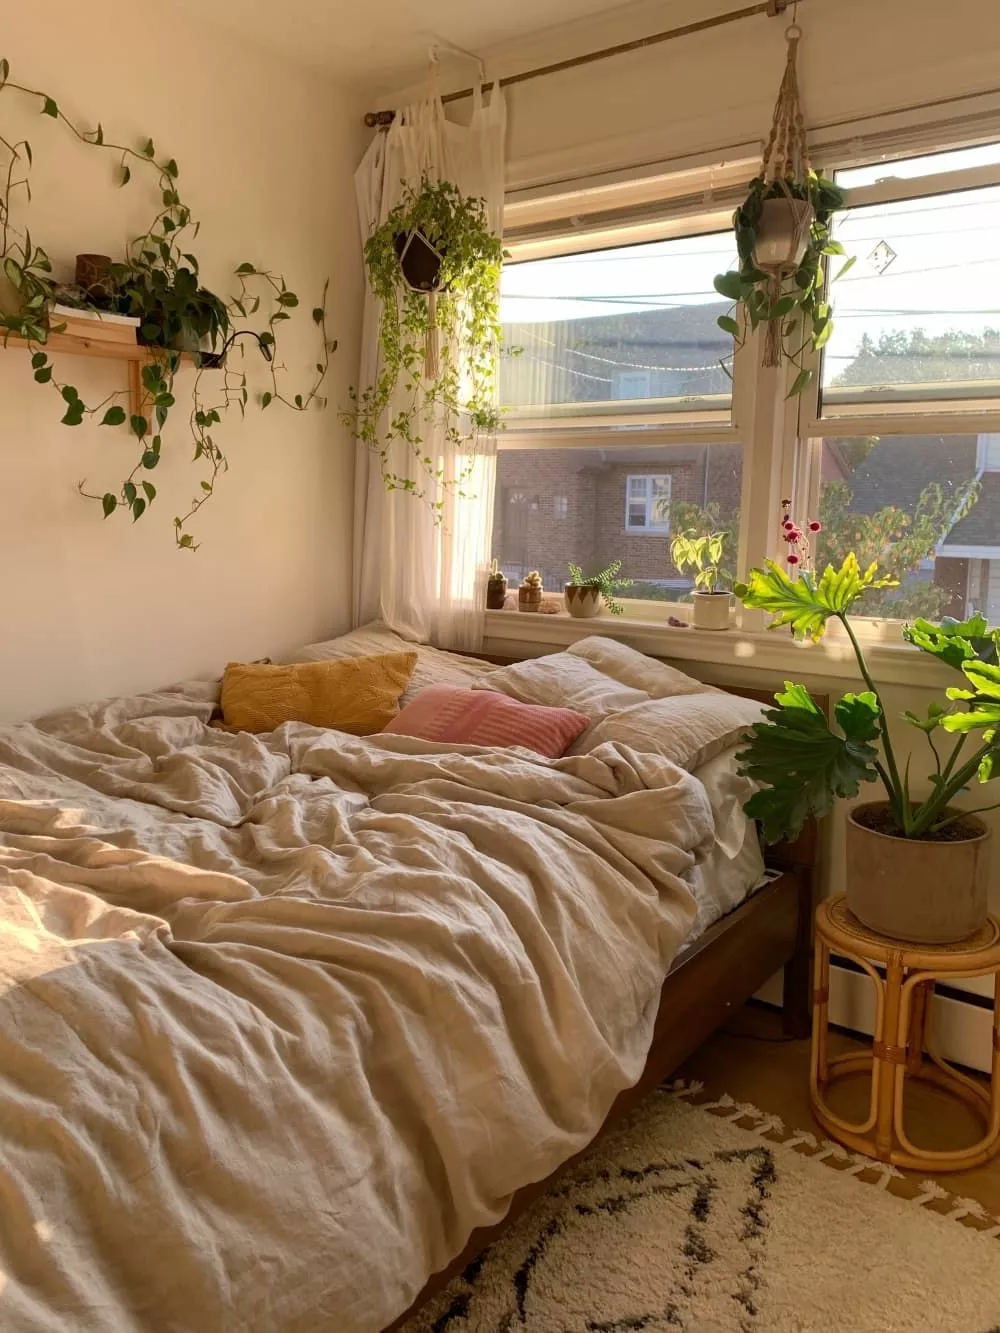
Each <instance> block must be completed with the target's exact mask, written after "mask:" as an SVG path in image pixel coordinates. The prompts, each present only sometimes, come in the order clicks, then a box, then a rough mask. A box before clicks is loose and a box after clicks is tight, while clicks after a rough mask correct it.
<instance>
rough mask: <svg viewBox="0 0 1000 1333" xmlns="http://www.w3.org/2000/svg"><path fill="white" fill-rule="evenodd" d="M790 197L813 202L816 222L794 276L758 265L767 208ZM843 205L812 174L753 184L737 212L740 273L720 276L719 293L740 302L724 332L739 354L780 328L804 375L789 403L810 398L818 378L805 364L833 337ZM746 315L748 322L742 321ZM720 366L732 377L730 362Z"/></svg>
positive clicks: (785, 349)
mask: <svg viewBox="0 0 1000 1333" xmlns="http://www.w3.org/2000/svg"><path fill="white" fill-rule="evenodd" d="M788 198H791V199H797V200H800V201H804V202H806V203H809V204H811V205H812V209H813V218H812V222H811V224H810V226H809V233H808V238H807V240H806V246H805V253H804V254H803V256H802V259H801V260H800V262H799V263H798V265H797V267H795V268H793V269H790V270H789V271H788V272H787V273H779V274H775V273H774V272H767V271H765V270H764V269H762V268H759V267H758V265H757V262H756V258H755V247H756V245H757V238H758V233H759V231H760V226H761V218H762V216H763V213H764V204H765V202H766V201H768V200H770V199H788ZM843 204H844V192H843V190H841V189H840V188H839V186H837V185H835V184H834V183H833V182H832V181H829V180H826V179H825V178H824V177H822V176H819V175H817V174H816V172H815V171H810V172H809V173H808V177H807V179H806V181H804V182H803V181H797V180H792V179H786V180H774V181H768V180H765V178H764V177H763V176H757V177H755V179H754V180H752V181H751V182H750V186H749V189H748V191H747V196H746V198H745V199H744V201H743V203H742V204H741V205H740V207H739V208H738V209H737V210H736V212H735V213H734V214H733V230H734V232H735V235H736V248H737V253H738V256H739V267H738V268H737V269H731V270H730V271H729V272H728V273H721V274H719V276H718V277H717V278H716V279H715V290H716V291H717V292H718V293H719V295H720V296H724V297H726V298H727V300H730V301H733V302H735V306H734V309H733V310H732V311H731V312H730V313H729V314H727V315H720V316H719V318H718V320H717V323H718V325H719V328H720V329H722V330H723V332H725V333H729V334H731V335H732V336H733V338H734V340H735V342H736V347H737V349H739V348H742V347H743V346H744V344H745V342H746V339H747V335H748V334H749V333H752V332H754V331H756V330H757V329H758V328H759V327H761V326H762V325H764V326H767V325H774V326H775V331H776V337H777V343H778V348H779V351H780V355H781V356H783V357H784V358H785V359H786V360H788V361H790V362H791V363H792V365H793V366H794V367H795V370H796V372H797V373H796V376H795V379H794V380H793V382H792V386H791V389H790V390H789V393H788V397H789V398H792V397H794V396H795V395H796V394H800V393H802V391H803V390H804V389H805V388H806V386H807V385H808V384H809V382H810V380H811V379H812V375H813V372H812V369H811V368H810V367H808V366H806V365H805V364H804V357H805V355H806V353H807V352H810V351H813V352H816V351H819V350H820V349H821V348H822V347H824V346H825V345H826V343H827V342H828V341H829V339H830V336H831V334H832V333H833V315H832V311H831V307H830V302H829V300H828V299H827V295H826V285H827V284H826V270H825V266H824V260H825V259H826V258H827V257H828V256H833V255H842V254H844V247H843V246H842V245H841V243H840V242H839V241H835V240H834V239H833V236H832V233H831V224H832V219H833V215H834V214H835V213H836V212H837V210H838V209H840V208H842V207H843ZM854 262H855V260H854V257H853V256H852V257H851V258H850V259H848V260H847V261H846V262H845V263H844V264H843V265H842V267H841V269H840V271H839V272H838V273H837V275H836V277H837V278H842V277H843V275H844V274H845V273H846V272H847V271H848V269H850V268H851V267H852V266H853V264H854ZM740 311H742V314H743V319H742V320H740V319H739V318H738V315H739V313H740ZM720 364H722V365H723V369H725V370H726V373H727V374H728V373H729V371H728V367H726V366H725V363H720Z"/></svg>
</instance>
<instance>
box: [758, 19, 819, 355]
mask: <svg viewBox="0 0 1000 1333" xmlns="http://www.w3.org/2000/svg"><path fill="white" fill-rule="evenodd" d="M797 9H798V6H797V5H796V10H797ZM801 38H802V29H801V28H800V27H799V25H798V23H796V22H794V19H793V22H792V24H791V26H790V27H789V28H788V29H787V30H786V32H785V40H786V41H787V42H788V58H787V60H786V62H785V74H784V77H783V78H782V80H781V87H780V88H779V89H778V100H777V102H776V103H775V106H774V118H773V121H772V124H771V133H770V136H769V137H768V140H767V144H766V146H765V148H764V156H763V158H762V160H761V168H760V174H761V176H762V177H763V179H764V196H765V197H764V202H763V205H762V212H761V219H760V226H759V229H758V236H757V243H756V245H755V249H754V262H755V263H756V265H757V267H758V268H759V269H762V270H763V271H764V272H765V273H769V274H770V275H771V280H770V283H769V285H768V297H769V301H770V304H771V305H772V306H773V305H774V303H775V302H776V301H777V300H779V299H780V297H781V293H782V290H783V289H784V285H785V283H786V282H787V280H788V278H789V277H790V276H791V275H792V274H793V273H794V272H795V270H796V269H797V268H798V266H799V264H800V263H801V262H802V257H803V255H804V254H805V251H806V247H807V245H808V243H809V234H810V228H811V227H812V224H813V219H814V217H815V213H814V211H813V207H812V204H811V203H810V202H809V175H810V171H811V164H810V161H809V149H808V147H807V144H806V127H805V120H804V119H803V116H802V107H801V104H800V102H799V78H798V69H797V62H798V52H799V41H800V40H801ZM793 185H794V186H799V187H801V192H802V194H803V195H804V196H805V197H804V198H801V199H800V198H798V197H797V196H796V194H795V193H793V191H792V189H791V188H790V187H791V186H793ZM774 186H777V188H778V190H779V191H780V193H779V194H777V195H776V196H775V197H774V198H768V197H767V196H768V194H769V193H770V191H771V189H772V188H773V187H774ZM781 329H782V321H781V320H780V319H771V320H768V322H767V332H766V334H765V338H764V356H763V364H764V365H765V366H777V365H779V364H780V362H781Z"/></svg>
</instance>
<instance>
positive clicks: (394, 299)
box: [344, 177, 504, 516]
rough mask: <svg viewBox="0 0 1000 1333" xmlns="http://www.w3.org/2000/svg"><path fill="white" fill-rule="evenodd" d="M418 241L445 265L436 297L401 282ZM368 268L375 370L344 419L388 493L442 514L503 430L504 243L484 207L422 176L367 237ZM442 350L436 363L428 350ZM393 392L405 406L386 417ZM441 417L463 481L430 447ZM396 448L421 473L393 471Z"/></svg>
mask: <svg viewBox="0 0 1000 1333" xmlns="http://www.w3.org/2000/svg"><path fill="white" fill-rule="evenodd" d="M413 235H415V236H416V237H417V238H418V240H419V242H420V243H427V244H428V245H429V246H430V247H431V248H432V250H433V251H434V252H436V254H437V256H438V258H439V260H440V271H439V274H438V278H437V283H436V288H435V290H434V292H433V293H432V294H431V293H428V292H427V291H415V290H413V289H412V288H411V287H410V286H409V285H408V284H407V282H406V279H405V278H404V275H403V267H402V264H401V260H400V250H401V248H402V245H403V244H404V243H405V241H406V239H408V238H410V237H411V236H413ZM400 238H402V240H401V239H400ZM364 260H365V269H366V271H367V275H368V283H369V286H370V288H371V291H372V293H373V294H374V296H375V297H376V298H377V299H378V301H379V303H380V315H379V353H380V356H379V365H378V371H377V375H376V378H375V380H374V383H372V384H371V385H369V386H368V387H366V388H364V389H362V390H360V391H359V390H356V389H353V388H352V389H351V390H350V397H351V404H352V407H351V410H350V411H348V412H346V413H344V419H345V420H346V421H347V422H348V424H349V425H350V427H351V429H352V430H353V431H354V433H355V435H356V437H357V438H358V439H359V440H361V441H362V442H363V443H364V444H365V445H366V446H367V447H368V448H369V449H370V450H371V451H372V453H373V454H375V455H376V456H377V457H378V459H379V463H380V465H381V469H382V478H383V481H384V483H385V485H386V487H387V488H388V489H389V490H403V491H407V492H410V493H411V494H414V495H417V496H420V497H421V498H424V499H426V500H427V501H428V503H430V504H431V505H432V507H433V508H434V509H435V510H436V512H437V513H438V515H439V516H440V513H441V510H442V509H443V507H444V500H443V499H442V498H441V492H442V491H443V490H454V491H455V492H456V493H458V494H464V491H463V486H464V485H465V484H466V482H467V481H468V479H469V476H470V475H471V472H472V468H473V466H474V460H475V455H476V453H477V450H478V447H479V441H480V438H481V437H487V436H490V435H492V434H495V433H496V431H497V430H498V429H499V424H500V418H499V411H498V408H497V384H496V374H497V357H498V352H499V347H500V340H501V331H500V270H501V267H502V265H503V260H504V251H503V245H502V243H501V241H500V239H499V238H498V237H497V236H495V235H494V234H493V233H492V231H491V230H490V227H489V223H488V220H487V215H486V203H485V201H484V200H483V199H474V198H470V197H466V196H463V195H462V194H461V192H460V191H459V190H458V189H457V187H456V186H455V185H453V184H452V183H451V182H450V181H431V180H430V179H428V178H426V177H425V178H424V179H423V180H422V181H421V182H420V184H419V186H418V187H414V186H411V185H405V186H404V188H403V194H402V198H401V199H400V201H399V203H398V204H397V205H396V206H395V208H393V209H392V211H391V212H390V213H389V215H388V216H387V218H386V220H385V221H384V222H383V223H382V225H381V226H379V227H378V228H376V230H375V231H373V232H372V234H371V235H370V236H369V237H368V240H367V241H366V243H365V249H364ZM438 342H439V343H440V354H439V355H437V356H436V355H435V354H434V353H433V352H431V351H429V349H430V348H431V347H432V346H435V347H436V344H437V343H438ZM397 392H400V393H401V394H402V399H403V403H402V406H401V407H399V409H398V410H397V411H396V412H395V413H394V414H393V415H392V416H391V417H390V416H388V415H387V414H388V413H389V410H390V403H391V401H392V398H393V396H394V395H395V394H396V393H397ZM438 412H440V413H441V414H442V416H443V420H444V429H445V436H446V438H447V439H448V440H449V441H450V442H451V443H452V444H453V445H454V446H455V447H456V448H457V449H458V451H459V452H460V453H462V454H465V455H467V457H468V462H467V464H466V466H465V467H464V469H462V471H461V473H460V475H459V476H458V477H457V478H446V477H445V475H444V472H443V469H442V468H441V467H440V465H439V463H438V461H437V460H436V459H435V458H434V457H432V454H431V452H430V450H429V448H428V447H427V445H426V442H425V438H424V434H425V429H426V427H425V423H426V422H427V421H428V420H429V419H431V418H432V417H433V416H434V415H436V413H438ZM399 441H402V442H404V444H405V445H406V447H407V450H408V451H409V452H410V454H411V455H412V458H413V461H414V463H415V467H413V468H411V469H410V471H411V472H412V473H414V474H415V475H409V474H408V475H403V474H401V473H400V472H398V471H396V470H395V468H394V466H393V464H392V461H391V458H392V453H393V446H394V445H395V444H397V443H398V442H399ZM421 478H423V480H421Z"/></svg>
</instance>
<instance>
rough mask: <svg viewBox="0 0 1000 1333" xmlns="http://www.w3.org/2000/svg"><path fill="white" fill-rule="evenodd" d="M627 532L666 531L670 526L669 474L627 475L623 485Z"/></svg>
mask: <svg viewBox="0 0 1000 1333" xmlns="http://www.w3.org/2000/svg"><path fill="white" fill-rule="evenodd" d="M625 528H626V530H627V531H628V532H667V531H669V528H670V476H669V474H667V475H666V476H663V475H661V476H658V477H632V476H630V477H628V479H627V483H626V487H625Z"/></svg>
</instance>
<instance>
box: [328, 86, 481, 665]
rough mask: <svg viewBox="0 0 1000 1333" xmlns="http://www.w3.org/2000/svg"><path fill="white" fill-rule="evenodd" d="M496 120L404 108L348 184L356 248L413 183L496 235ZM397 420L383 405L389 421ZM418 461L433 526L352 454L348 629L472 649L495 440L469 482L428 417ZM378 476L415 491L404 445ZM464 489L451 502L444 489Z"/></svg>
mask: <svg viewBox="0 0 1000 1333" xmlns="http://www.w3.org/2000/svg"><path fill="white" fill-rule="evenodd" d="M505 128H506V109H505V106H504V101H503V95H502V94H501V93H500V92H499V90H497V89H494V91H493V94H492V97H491V99H490V102H489V104H488V105H484V104H483V99H482V97H481V95H477V96H476V98H475V104H474V107H473V111H472V118H471V121H470V123H469V124H468V125H457V124H454V123H452V122H450V121H448V120H446V119H445V114H444V107H443V106H442V104H441V99H440V97H438V96H437V95H433V96H430V97H428V98H427V99H426V100H425V101H423V102H418V103H416V104H414V105H412V106H409V107H406V108H405V109H404V110H402V111H401V112H400V113H399V114H397V116H396V118H395V120H394V121H393V123H392V125H391V126H390V127H389V129H388V131H387V132H386V133H384V134H379V135H377V136H376V138H375V140H374V141H373V142H372V144H371V146H370V147H369V149H368V152H367V153H366V154H365V156H364V158H363V160H362V162H361V165H360V167H359V168H358V171H357V174H356V176H355V186H356V189H357V196H358V212H359V216H360V220H361V234H362V237H364V238H367V237H368V236H369V235H370V234H371V232H372V230H373V229H374V228H375V227H377V226H379V225H380V224H381V223H382V222H383V221H384V220H385V218H386V216H387V215H388V213H389V212H390V210H391V209H392V208H393V207H394V206H395V205H396V204H397V203H398V202H399V199H400V196H401V193H402V187H403V185H404V183H408V184H410V185H413V186H417V185H419V183H420V181H421V179H422V177H424V176H427V177H429V178H430V179H431V180H449V181H451V182H453V184H455V185H456V186H457V187H458V189H459V190H460V192H461V193H462V194H463V195H467V196H473V197H475V198H483V199H485V200H486V207H487V210H488V216H489V222H490V226H491V227H492V228H493V230H494V231H495V234H496V235H498V236H499V235H500V234H501V231H502V226H503V162H504V133H505ZM378 326H379V303H378V302H377V300H376V299H375V298H374V297H373V295H372V293H371V291H370V290H369V291H368V293H367V296H366V302H365V320H364V333H363V341H362V353H361V381H360V387H361V389H362V390H363V389H364V388H365V387H367V386H368V385H370V384H371V383H373V381H374V379H375V376H376V373H377V370H378V358H379V346H378ZM395 410H396V407H395V406H394V405H393V404H390V406H389V412H390V413H392V412H394V411H395ZM422 428H423V439H424V441H425V443H426V445H427V453H428V454H429V455H430V456H431V457H433V458H434V459H435V460H436V463H437V465H438V466H440V467H441V468H442V470H443V478H444V481H445V485H443V486H442V487H441V488H440V489H439V491H438V492H437V494H436V496H435V495H432V496H431V497H430V498H431V499H435V498H437V499H440V500H442V501H443V502H444V509H443V511H442V515H441V521H440V522H436V521H435V516H434V511H433V510H432V508H431V505H430V504H429V503H428V502H427V501H426V500H424V499H420V498H417V497H414V496H411V495H407V494H406V493H405V492H403V491H398V490H397V491H386V489H385V487H384V485H383V483H382V476H381V470H380V468H379V463H378V459H377V458H374V457H373V456H372V455H371V454H370V453H369V451H368V449H367V448H366V447H365V445H364V444H360V443H359V445H358V453H357V472H356V482H355V506H354V523H355V526H354V533H355V536H354V620H355V624H363V623H364V622H365V621H368V620H374V619H381V620H384V621H386V623H387V624H389V625H390V626H391V627H392V628H393V629H395V630H396V631H397V632H398V633H400V634H402V635H404V637H406V638H410V639H416V640H422V641H425V642H431V643H436V644H438V645H439V646H441V647H443V648H454V649H458V650H463V649H464V650H466V651H469V650H475V649H477V648H479V647H481V646H482V635H483V611H484V610H485V607H486V577H487V570H488V566H489V559H490V534H491V531H492V526H493V487H494V482H495V479H496V440H495V439H489V440H480V443H479V445H478V447H477V454H476V457H475V459H474V460H473V467H472V475H471V476H468V479H467V480H465V478H466V476H467V474H468V465H469V459H468V457H467V455H465V454H462V453H461V452H460V451H459V449H458V448H456V446H455V445H454V444H453V443H451V442H450V441H449V440H448V439H447V438H446V434H445V430H444V426H443V421H442V419H441V416H440V414H439V413H430V414H427V415H425V418H424V421H423V422H422ZM393 449H394V452H393V454H392V456H391V457H390V459H389V464H388V466H389V468H390V469H391V470H392V471H394V472H396V473H398V474H399V475H401V476H413V477H414V480H417V481H418V482H419V483H420V484H421V485H424V484H426V480H427V479H426V476H425V475H423V474H421V475H419V476H418V475H417V474H416V473H415V472H414V471H413V469H414V467H415V466H419V465H418V464H416V463H415V460H414V459H413V458H412V456H411V454H410V452H409V450H408V449H407V447H406V445H405V444H402V443H398V444H396V445H394V446H393ZM459 479H462V480H463V484H462V487H461V490H462V495H459V494H458V487H457V486H449V485H447V482H449V481H458V480H459Z"/></svg>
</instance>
